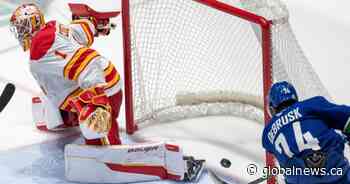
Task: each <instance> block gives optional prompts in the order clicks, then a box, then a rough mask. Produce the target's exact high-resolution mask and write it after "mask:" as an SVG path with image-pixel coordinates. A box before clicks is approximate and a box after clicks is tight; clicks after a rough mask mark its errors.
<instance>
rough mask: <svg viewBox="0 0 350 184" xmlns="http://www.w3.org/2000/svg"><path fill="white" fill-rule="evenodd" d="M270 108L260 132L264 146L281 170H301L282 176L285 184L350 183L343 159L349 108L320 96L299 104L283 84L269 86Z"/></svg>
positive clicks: (349, 130) (289, 87)
mask: <svg viewBox="0 0 350 184" xmlns="http://www.w3.org/2000/svg"><path fill="white" fill-rule="evenodd" d="M269 108H270V113H271V115H272V118H271V120H270V122H269V123H268V125H267V126H266V127H265V129H264V132H263V138H262V141H263V147H264V148H265V149H266V150H267V151H268V152H270V153H272V154H273V155H274V156H275V157H276V159H277V160H278V162H279V164H280V166H281V168H284V170H287V169H289V170H291V169H293V168H294V170H296V169H300V170H299V171H301V170H303V171H302V172H298V173H294V175H292V174H293V173H292V174H290V175H286V174H285V178H286V183H290V184H299V183H300V184H320V183H322V184H330V183H332V184H345V183H350V172H349V171H350V170H349V162H348V160H347V159H346V158H345V157H344V145H345V143H346V141H345V138H346V137H347V136H346V135H350V107H349V106H345V105H336V104H333V103H331V102H329V101H327V100H326V99H325V98H324V97H321V96H316V97H313V98H310V99H307V100H304V101H299V100H298V95H297V92H296V90H295V88H294V87H293V86H292V85H291V84H289V83H288V82H285V81H283V82H278V83H275V84H274V85H273V86H272V87H271V90H270V94H269ZM335 130H340V131H341V132H342V133H341V134H342V135H341V134H340V133H337V132H336V131H335ZM307 170H308V171H307Z"/></svg>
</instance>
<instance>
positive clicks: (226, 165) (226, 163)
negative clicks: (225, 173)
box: [220, 158, 231, 168]
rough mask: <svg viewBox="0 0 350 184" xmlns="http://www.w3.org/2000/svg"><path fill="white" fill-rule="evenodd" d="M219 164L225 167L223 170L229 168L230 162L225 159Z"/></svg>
mask: <svg viewBox="0 0 350 184" xmlns="http://www.w3.org/2000/svg"><path fill="white" fill-rule="evenodd" d="M220 164H221V166H222V167H225V168H229V167H231V161H230V160H229V159H226V158H223V159H221V161H220Z"/></svg>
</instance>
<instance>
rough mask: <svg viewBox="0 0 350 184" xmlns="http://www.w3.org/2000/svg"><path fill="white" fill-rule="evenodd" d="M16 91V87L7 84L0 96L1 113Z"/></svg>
mask: <svg viewBox="0 0 350 184" xmlns="http://www.w3.org/2000/svg"><path fill="white" fill-rule="evenodd" d="M15 91H16V87H15V85H13V84H12V83H7V84H6V86H5V88H4V90H3V91H2V93H1V96H0V112H2V111H3V110H4V108H5V107H6V105H7V104H8V103H9V101H10V100H11V98H12V96H13V94H14V93H15Z"/></svg>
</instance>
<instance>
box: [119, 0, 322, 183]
mask: <svg viewBox="0 0 350 184" xmlns="http://www.w3.org/2000/svg"><path fill="white" fill-rule="evenodd" d="M225 2H226V3H223V2H219V1H216V0H122V19H123V37H124V74H125V76H124V80H125V94H126V95H125V109H126V110H125V112H126V129H127V132H128V133H129V134H132V133H134V131H136V130H137V127H138V124H139V123H142V122H151V121H158V122H159V121H169V120H177V119H180V118H191V117H198V116H205V115H216V114H230V115H234V116H240V117H244V118H248V119H252V120H255V121H260V122H268V121H269V118H270V117H269V112H268V98H267V95H268V92H269V89H270V87H271V85H272V83H273V82H276V81H281V80H287V81H289V82H291V83H292V84H293V85H294V86H295V87H296V89H297V91H298V94H299V98H300V99H305V98H308V97H311V96H315V95H322V96H326V97H328V96H329V95H328V92H327V90H326V89H325V88H324V86H323V85H322V83H321V81H320V80H319V78H318V76H317V74H316V73H315V72H314V70H313V68H312V66H311V65H310V63H309V62H308V61H307V59H306V57H305V56H304V54H303V52H302V50H301V49H300V46H299V44H298V42H297V40H296V39H295V36H294V34H293V32H292V29H291V28H290V25H289V22H288V17H289V14H288V11H287V9H286V7H285V6H284V5H283V4H282V3H281V2H280V1H279V0H225ZM266 164H267V166H274V165H275V163H274V159H273V157H272V156H271V155H270V154H268V153H266ZM268 183H269V184H272V183H276V180H275V178H271V179H269V181H268ZM278 183H280V182H278Z"/></svg>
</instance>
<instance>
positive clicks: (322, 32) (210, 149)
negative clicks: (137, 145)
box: [0, 0, 350, 184]
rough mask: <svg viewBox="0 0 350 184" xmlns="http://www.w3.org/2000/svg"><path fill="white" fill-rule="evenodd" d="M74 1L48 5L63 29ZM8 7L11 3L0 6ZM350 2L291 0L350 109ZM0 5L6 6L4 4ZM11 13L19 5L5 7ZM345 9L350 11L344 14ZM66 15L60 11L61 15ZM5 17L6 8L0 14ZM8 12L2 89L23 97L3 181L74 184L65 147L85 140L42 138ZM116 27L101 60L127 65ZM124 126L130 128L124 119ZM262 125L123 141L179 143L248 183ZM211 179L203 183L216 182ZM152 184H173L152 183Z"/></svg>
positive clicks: (11, 119) (320, 67) (218, 120)
mask: <svg viewBox="0 0 350 184" xmlns="http://www.w3.org/2000/svg"><path fill="white" fill-rule="evenodd" d="M67 2H68V1H67V0H55V1H53V2H52V3H51V4H50V5H49V6H48V7H47V12H48V13H47V15H48V17H49V19H50V18H53V17H54V18H57V19H59V20H60V21H61V22H63V23H67V22H68V21H69V20H68V19H69V11H68V9H67V8H68V7H67V4H66V3H67ZM70 2H88V3H89V4H91V5H92V7H94V8H96V9H97V10H116V9H120V4H119V3H118V2H120V1H119V0H104V1H103V5H101V4H99V3H98V2H100V1H92V0H80V1H77V0H74V1H70ZM0 3H5V2H0ZM348 3H349V2H348V1H347V0H337V1H336V2H333V1H332V2H331V1H317V0H310V1H304V0H287V5H288V7H289V11H290V13H291V24H292V26H293V28H294V31H295V33H296V36H297V38H298V40H299V41H300V44H301V46H302V47H303V49H304V51H305V53H306V55H307V56H308V58H309V59H310V62H311V63H312V64H313V66H314V68H315V70H316V72H318V73H319V75H320V78H321V80H322V81H323V82H324V84H325V86H326V87H327V89H328V90H329V91H330V93H331V95H332V96H333V97H334V99H335V100H336V101H337V102H339V103H348V104H350V98H348V94H349V92H348V91H349V89H350V88H349V87H347V84H349V83H350V78H349V77H347V75H346V74H347V73H348V70H349V68H350V62H348V58H350V52H349V51H348V48H350V37H349V33H350V19H349V16H348V11H347V10H348V9H347V8H346V7H349V6H346V5H349V4H348ZM0 7H5V6H3V5H2V4H1V5H0ZM6 7H7V8H10V9H11V8H14V7H15V6H14V5H12V4H11V3H10V4H7V3H6ZM344 8H345V9H344ZM57 10H59V11H57ZM0 11H1V8H0ZM8 17H9V15H8V11H7V10H6V12H5V11H1V14H0V35H1V40H0V43H1V44H0V62H1V67H0V87H1V88H2V87H3V86H4V85H5V83H6V82H8V81H11V82H14V83H15V84H16V86H17V92H16V93H15V96H14V98H13V100H12V101H11V102H10V104H9V105H8V107H7V108H6V109H5V110H4V111H3V112H2V113H1V114H0V121H1V126H0V128H1V130H2V131H1V133H0V173H1V177H0V183H7V184H17V183H25V184H46V183H50V184H68V183H69V182H67V181H65V180H64V161H63V147H64V144H66V143H72V142H76V143H77V142H81V140H79V134H78V133H77V131H75V130H71V131H69V132H65V133H62V132H61V133H42V132H39V131H37V130H36V129H35V128H34V126H33V123H32V118H31V97H32V96H33V95H36V94H38V93H39V91H40V90H39V88H38V86H37V85H36V84H35V81H34V79H33V78H32V77H31V75H30V73H29V68H28V64H27V63H28V60H27V58H28V55H27V54H23V52H21V49H20V48H19V47H18V46H16V45H17V42H16V40H15V39H14V38H13V36H12V35H11V34H10V32H9V31H8V27H7V26H4V25H3V22H4V21H5V20H6V19H7V18H8ZM114 21H115V22H117V23H118V26H117V29H116V30H114V31H113V32H112V34H111V35H110V36H109V37H106V38H98V39H96V43H95V44H94V46H93V47H94V48H96V49H97V50H98V51H99V52H100V53H101V54H102V55H105V56H106V57H108V58H110V59H111V61H113V62H115V64H116V65H117V67H118V69H119V71H121V72H122V71H123V69H122V68H121V67H122V58H123V54H122V52H121V50H122V42H121V41H120V40H121V38H120V35H121V29H120V28H121V26H120V17H118V18H116V19H115V20H114ZM121 114H122V117H121V118H120V122H122V123H124V114H123V113H121ZM262 128H263V126H262V125H260V124H257V123H255V122H250V121H247V120H244V119H239V118H233V117H208V118H199V119H193V120H184V121H179V122H171V123H162V124H148V125H144V126H143V127H142V128H141V131H139V132H138V133H137V134H136V135H135V136H133V137H128V136H126V135H125V134H123V140H124V142H127V143H130V142H133V141H145V140H159V139H163V140H164V139H165V140H173V141H175V142H177V143H179V144H181V145H182V146H183V147H184V150H185V152H186V153H188V154H193V155H195V156H198V157H201V158H205V159H207V162H208V167H209V168H210V169H215V170H217V171H219V172H221V173H224V174H225V175H227V176H230V177H232V178H233V179H234V180H235V181H237V183H246V182H247V181H250V180H252V179H255V178H257V176H255V177H252V176H249V175H247V174H246V170H245V167H246V166H247V165H248V164H250V163H255V164H257V165H258V166H259V167H262V165H263V164H264V163H263V162H264V161H263V158H264V152H263V150H262V148H261V145H260V141H261V140H260V135H261V131H262ZM221 158H228V159H230V160H231V162H232V166H231V168H229V169H225V168H222V167H221V166H220V165H219V162H220V160H221ZM211 182H212V180H211V179H210V178H209V175H208V174H205V175H204V176H203V177H202V179H201V181H200V183H211ZM151 183H172V182H169V181H165V182H151Z"/></svg>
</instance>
